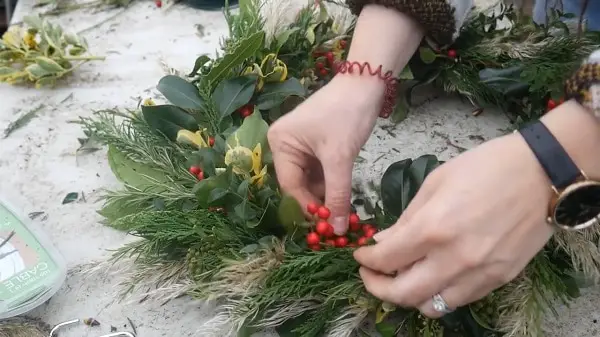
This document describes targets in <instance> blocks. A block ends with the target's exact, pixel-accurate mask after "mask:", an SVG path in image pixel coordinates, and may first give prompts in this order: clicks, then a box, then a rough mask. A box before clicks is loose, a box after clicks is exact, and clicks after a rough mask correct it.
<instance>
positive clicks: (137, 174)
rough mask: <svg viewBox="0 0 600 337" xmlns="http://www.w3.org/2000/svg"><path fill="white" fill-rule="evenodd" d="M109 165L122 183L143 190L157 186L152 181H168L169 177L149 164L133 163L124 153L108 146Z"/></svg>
mask: <svg viewBox="0 0 600 337" xmlns="http://www.w3.org/2000/svg"><path fill="white" fill-rule="evenodd" d="M107 156H108V164H109V166H110V169H111V170H112V172H113V174H114V175H115V177H116V178H117V179H119V180H120V181H121V182H122V183H124V184H126V185H129V186H132V187H134V188H137V189H140V190H143V189H145V188H147V187H150V186H156V184H155V183H154V182H152V180H155V181H158V182H164V181H167V180H168V178H167V176H166V175H165V174H164V173H162V172H160V171H157V170H155V169H153V168H152V167H150V166H149V165H148V164H143V163H139V162H136V161H133V160H131V159H129V158H128V157H127V155H125V154H124V153H123V152H121V151H119V150H118V149H117V148H115V147H114V146H112V145H109V146H108V152H107Z"/></svg>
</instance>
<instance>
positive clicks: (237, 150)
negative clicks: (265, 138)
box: [225, 136, 267, 187]
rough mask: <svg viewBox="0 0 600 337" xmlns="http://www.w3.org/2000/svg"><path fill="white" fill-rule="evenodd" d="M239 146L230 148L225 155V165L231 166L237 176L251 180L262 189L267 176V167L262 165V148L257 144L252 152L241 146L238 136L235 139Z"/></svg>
mask: <svg viewBox="0 0 600 337" xmlns="http://www.w3.org/2000/svg"><path fill="white" fill-rule="evenodd" d="M235 140H236V142H237V145H236V146H235V147H231V146H228V147H229V150H228V151H227V153H225V165H227V166H231V168H232V170H233V172H234V173H235V174H239V175H242V176H245V177H247V178H250V183H251V184H256V186H258V187H262V186H263V185H264V182H265V177H266V176H267V166H263V164H262V146H261V145H260V143H259V144H256V146H255V147H254V150H250V149H249V148H247V147H245V146H241V145H240V141H239V139H237V136H236V138H235Z"/></svg>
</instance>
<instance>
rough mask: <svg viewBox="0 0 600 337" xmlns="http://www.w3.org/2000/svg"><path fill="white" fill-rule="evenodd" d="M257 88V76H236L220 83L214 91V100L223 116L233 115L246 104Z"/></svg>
mask: <svg viewBox="0 0 600 337" xmlns="http://www.w3.org/2000/svg"><path fill="white" fill-rule="evenodd" d="M255 89H256V76H242V77H235V78H231V79H228V80H225V81H222V82H221V83H219V85H218V86H217V87H216V88H215V91H214V92H213V100H214V102H215V104H216V105H217V108H218V109H219V112H220V114H221V118H224V117H226V116H229V115H231V114H232V113H233V112H234V111H235V110H237V109H239V108H241V107H242V106H244V105H246V104H247V103H248V102H249V101H250V99H252V96H253V95H254V90H255Z"/></svg>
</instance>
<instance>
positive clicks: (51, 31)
mask: <svg viewBox="0 0 600 337" xmlns="http://www.w3.org/2000/svg"><path fill="white" fill-rule="evenodd" d="M24 22H25V24H26V25H27V28H23V27H20V26H11V27H10V28H9V30H8V31H7V32H6V33H4V35H3V36H2V40H0V82H6V83H9V84H22V83H28V82H30V83H34V84H35V86H36V87H42V86H54V85H55V84H56V82H57V80H59V79H60V78H63V77H64V76H66V75H68V74H71V73H72V72H73V71H74V70H75V69H77V68H79V67H80V66H81V65H83V64H84V63H87V62H89V61H95V60H104V57H98V56H90V55H87V53H88V44H87V42H86V40H85V39H84V38H83V37H82V36H80V35H77V34H71V33H66V32H64V31H63V29H62V27H61V26H59V25H56V24H52V23H50V22H49V21H47V20H45V19H42V18H40V17H39V16H28V17H25V19H24Z"/></svg>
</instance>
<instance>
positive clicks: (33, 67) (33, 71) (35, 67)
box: [25, 63, 55, 79]
mask: <svg viewBox="0 0 600 337" xmlns="http://www.w3.org/2000/svg"><path fill="white" fill-rule="evenodd" d="M25 71H26V72H27V74H29V76H31V77H32V78H34V79H40V78H42V77H46V76H51V75H54V74H55V73H54V72H52V71H48V70H46V69H44V68H42V66H40V65H39V64H36V63H32V64H30V65H28V66H27V67H25Z"/></svg>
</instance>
